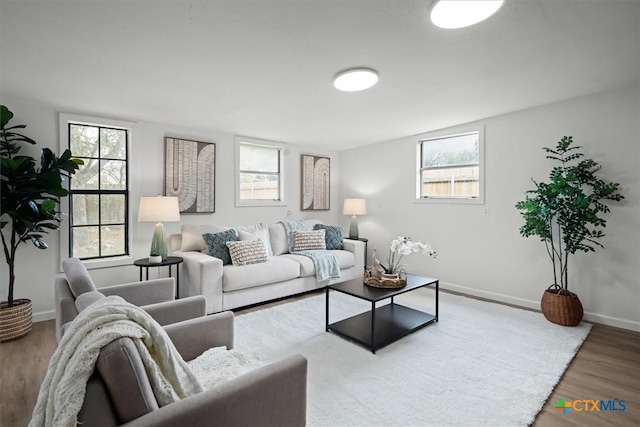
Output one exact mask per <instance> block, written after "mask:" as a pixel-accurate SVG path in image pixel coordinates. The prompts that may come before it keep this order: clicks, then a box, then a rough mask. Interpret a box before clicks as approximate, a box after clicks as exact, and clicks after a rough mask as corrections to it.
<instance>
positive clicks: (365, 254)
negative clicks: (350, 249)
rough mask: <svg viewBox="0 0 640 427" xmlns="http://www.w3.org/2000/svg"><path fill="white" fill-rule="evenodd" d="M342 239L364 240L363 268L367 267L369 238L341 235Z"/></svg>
mask: <svg viewBox="0 0 640 427" xmlns="http://www.w3.org/2000/svg"><path fill="white" fill-rule="evenodd" d="M343 239H347V240H360V241H361V242H364V269H365V270H366V269H367V244H368V243H367V242H368V241H369V239H366V238H364V237H358V238H357V239H352V238H350V237H343Z"/></svg>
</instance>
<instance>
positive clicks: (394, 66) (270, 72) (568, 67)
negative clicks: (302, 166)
mask: <svg viewBox="0 0 640 427" xmlns="http://www.w3.org/2000/svg"><path fill="white" fill-rule="evenodd" d="M1 1H2V3H1V6H0V7H1V9H0V24H1V27H2V28H1V37H2V38H1V49H2V50H1V53H2V56H1V59H2V62H1V79H2V80H1V89H2V93H3V94H4V95H11V96H15V97H18V98H22V99H25V100H27V101H34V102H39V103H44V104H47V105H52V106H55V107H56V108H59V109H61V110H64V111H70V112H79V113H90V114H98V115H100V116H108V117H115V118H125V119H128V120H145V121H153V122H160V123H166V124H170V125H179V126H185V127H192V128H194V129H197V130H199V131H201V130H205V131H206V130H212V131H217V132H225V133H230V134H237V135H245V136H250V137H255V138H262V139H270V140H274V141H282V142H288V143H299V144H310V145H316V146H322V147H325V148H327V149H331V150H344V149H348V148H351V147H357V146H362V145H366V144H371V143H375V142H379V141H386V140H393V139H397V138H400V137H404V136H407V135H413V134H417V133H422V132H426V131H430V130H434V129H439V128H443V127H447V126H452V125H457V124H462V123H467V122H470V121H474V120H477V119H482V118H485V117H491V116H495V115H498V114H502V113H506V112H510V111H516V110H521V109H525V108H529V107H533V106H537V105H543V104H547V103H551V102H555V101H559V100H563V99H569V98H573V97H578V96H581V95H585V94H589V93H594V92H598V91H602V90H607V89H612V88H616V87H621V86H623V85H628V84H632V83H634V82H637V81H638V78H639V73H640V53H639V49H640V29H639V28H640V1H638V0H528V1H525V0H507V1H506V3H505V5H504V6H503V7H502V8H501V9H500V10H499V12H498V13H497V14H496V15H495V16H493V17H492V18H490V19H489V20H488V21H485V22H483V23H480V24H478V25H476V26H473V27H470V28H466V29H459V30H443V29H440V28H437V27H434V26H433V25H432V24H431V23H430V21H429V19H428V12H429V9H430V7H431V4H432V1H430V0H422V1H418V0H405V1H382V0H378V1H372V0H351V1H345V0H342V1H338V0H336V1H330V0H328V1H312V0H307V1H304V0H298V1H294V0H289V1H257V0H254V1H214V0H208V1H202V0H200V1H186V0H185V1H160V0H156V1H151V0H144V1H143V0H132V1H128V2H125V1H104V0H103V1H97V0H83V1H78V0H48V1H45V0H38V1H34V0H19V1H10V0H1ZM354 66H367V67H372V68H375V69H376V70H378V72H379V73H380V81H379V83H378V84H377V85H376V86H374V87H373V88H372V89H369V90H367V91H364V92H353V93H346V92H339V91H337V90H335V89H334V88H333V86H332V78H333V76H334V75H335V74H336V73H337V72H339V71H341V70H344V69H345V68H350V67H354ZM158 143H159V144H161V143H162V141H159V142H158Z"/></svg>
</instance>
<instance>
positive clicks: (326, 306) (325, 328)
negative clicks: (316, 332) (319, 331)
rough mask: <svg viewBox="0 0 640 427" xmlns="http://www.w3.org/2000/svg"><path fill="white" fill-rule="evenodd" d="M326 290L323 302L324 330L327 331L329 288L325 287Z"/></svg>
mask: <svg viewBox="0 0 640 427" xmlns="http://www.w3.org/2000/svg"><path fill="white" fill-rule="evenodd" d="M325 290H326V302H325V305H324V306H325V321H324V330H325V332H329V288H325Z"/></svg>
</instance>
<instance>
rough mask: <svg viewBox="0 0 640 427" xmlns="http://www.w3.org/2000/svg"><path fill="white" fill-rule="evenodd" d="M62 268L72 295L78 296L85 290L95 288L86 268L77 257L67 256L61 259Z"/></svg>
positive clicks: (88, 290) (89, 290)
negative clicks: (67, 257)
mask: <svg viewBox="0 0 640 427" xmlns="http://www.w3.org/2000/svg"><path fill="white" fill-rule="evenodd" d="M62 269H63V270H64V274H65V276H67V282H68V283H69V289H71V293H72V294H73V296H74V297H76V298H78V297H79V296H80V295H82V294H84V293H85V292H92V291H95V290H96V285H95V284H94V283H93V280H92V279H91V276H89V272H88V271H87V268H86V267H85V266H84V264H83V263H82V261H80V260H79V259H78V258H69V259H65V260H64V261H62Z"/></svg>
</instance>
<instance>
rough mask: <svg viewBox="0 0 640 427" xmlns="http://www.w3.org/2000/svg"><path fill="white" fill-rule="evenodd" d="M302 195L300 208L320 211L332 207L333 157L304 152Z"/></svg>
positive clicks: (302, 161)
mask: <svg viewBox="0 0 640 427" xmlns="http://www.w3.org/2000/svg"><path fill="white" fill-rule="evenodd" d="M300 163H301V165H302V184H301V188H302V197H301V206H300V209H301V210H303V211H318V210H329V209H330V204H329V202H330V195H331V192H330V187H331V159H329V158H328V157H319V156H312V155H308V154H303V155H302V158H301V162H300Z"/></svg>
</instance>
